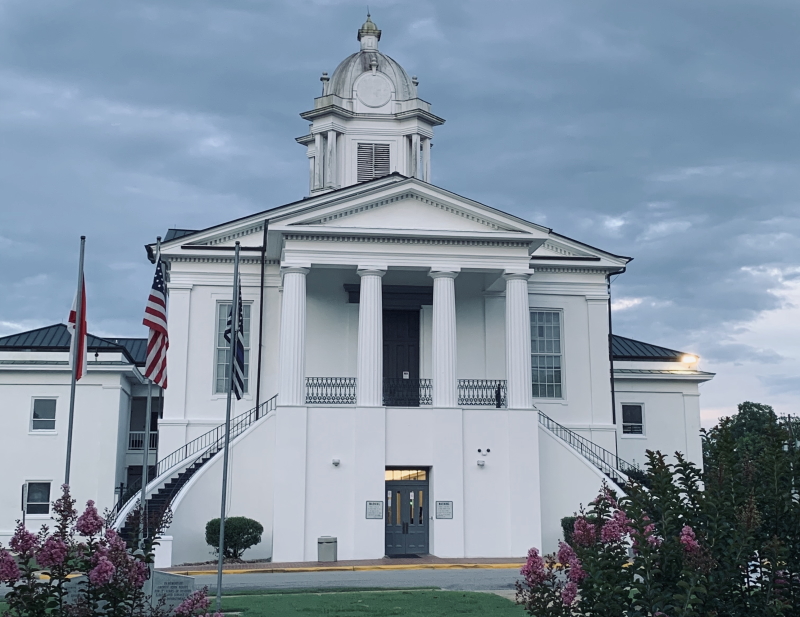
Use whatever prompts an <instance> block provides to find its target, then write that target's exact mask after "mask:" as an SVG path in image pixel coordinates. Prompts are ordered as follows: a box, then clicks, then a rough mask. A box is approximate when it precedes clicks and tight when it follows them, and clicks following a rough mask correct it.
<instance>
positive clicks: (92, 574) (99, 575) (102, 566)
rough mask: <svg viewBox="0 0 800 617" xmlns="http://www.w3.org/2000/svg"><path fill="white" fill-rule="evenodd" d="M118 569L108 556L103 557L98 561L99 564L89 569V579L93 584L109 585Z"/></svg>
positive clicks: (99, 585)
mask: <svg viewBox="0 0 800 617" xmlns="http://www.w3.org/2000/svg"><path fill="white" fill-rule="evenodd" d="M116 571H117V569H116V568H115V567H114V564H113V563H111V562H110V561H109V560H108V557H101V558H100V559H99V560H98V561H97V565H96V566H95V567H94V568H92V569H91V570H90V571H89V581H90V582H91V583H92V585H97V586H98V587H101V586H102V585H108V583H110V582H111V581H112V580H114V573H115V572H116Z"/></svg>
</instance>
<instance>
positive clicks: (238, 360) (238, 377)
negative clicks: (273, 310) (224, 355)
mask: <svg viewBox="0 0 800 617" xmlns="http://www.w3.org/2000/svg"><path fill="white" fill-rule="evenodd" d="M236 288H237V289H236V293H237V294H238V295H239V324H238V327H237V329H236V345H235V347H236V351H235V352H234V355H233V379H232V380H231V381H232V384H231V387H232V388H233V393H234V394H235V395H236V400H237V401H239V400H241V399H242V396H243V395H244V311H243V310H242V286H241V284H238V281H237V285H236ZM232 331H233V305H231V308H230V309H229V310H228V327H227V328H225V340H226V341H228V343H230V342H231V332H232Z"/></svg>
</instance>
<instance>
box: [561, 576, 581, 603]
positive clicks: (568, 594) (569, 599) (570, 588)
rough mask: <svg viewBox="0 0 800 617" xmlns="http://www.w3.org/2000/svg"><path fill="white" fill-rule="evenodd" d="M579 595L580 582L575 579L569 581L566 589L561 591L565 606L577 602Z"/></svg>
mask: <svg viewBox="0 0 800 617" xmlns="http://www.w3.org/2000/svg"><path fill="white" fill-rule="evenodd" d="M577 595H578V584H577V583H576V582H575V581H569V582H568V583H567V584H566V585H564V589H563V590H562V591H561V602H562V603H563V604H564V606H572V603H573V602H575V598H576V596H577Z"/></svg>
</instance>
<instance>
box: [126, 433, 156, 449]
mask: <svg viewBox="0 0 800 617" xmlns="http://www.w3.org/2000/svg"><path fill="white" fill-rule="evenodd" d="M144 433H145V432H144V431H130V432H129V433H128V450H144ZM156 448H158V433H150V451H151V452H155V449H156Z"/></svg>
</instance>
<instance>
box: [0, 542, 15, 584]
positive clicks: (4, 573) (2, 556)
mask: <svg viewBox="0 0 800 617" xmlns="http://www.w3.org/2000/svg"><path fill="white" fill-rule="evenodd" d="M19 577H20V572H19V566H17V560H16V559H14V557H13V555H11V553H9V552H8V551H7V550H6V549H4V548H0V581H2V582H3V583H8V584H13V583H16V582H17V581H18V580H19Z"/></svg>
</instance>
